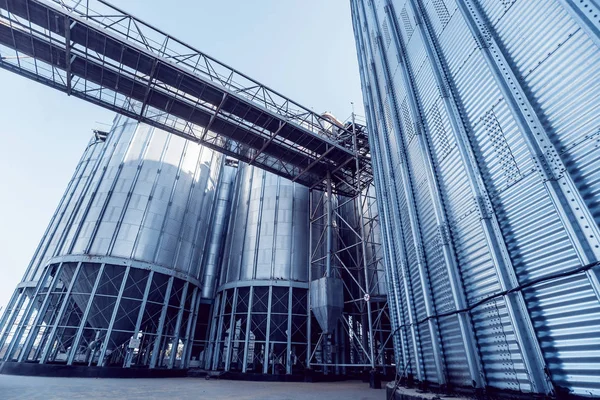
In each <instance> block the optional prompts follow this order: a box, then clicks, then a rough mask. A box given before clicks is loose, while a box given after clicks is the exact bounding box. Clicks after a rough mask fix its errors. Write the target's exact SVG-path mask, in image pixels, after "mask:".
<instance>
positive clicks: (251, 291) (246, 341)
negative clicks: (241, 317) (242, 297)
mask: <svg viewBox="0 0 600 400" xmlns="http://www.w3.org/2000/svg"><path fill="white" fill-rule="evenodd" d="M248 296H250V297H249V298H248V312H247V313H246V332H245V338H244V355H243V357H244V363H243V365H242V372H243V373H246V370H247V369H248V344H249V343H250V326H251V325H252V301H253V298H254V286H250V289H249V294H248Z"/></svg>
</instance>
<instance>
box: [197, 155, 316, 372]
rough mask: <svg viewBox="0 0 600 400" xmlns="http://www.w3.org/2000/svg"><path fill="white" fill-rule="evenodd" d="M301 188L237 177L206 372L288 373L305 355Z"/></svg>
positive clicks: (250, 175)
mask: <svg viewBox="0 0 600 400" xmlns="http://www.w3.org/2000/svg"><path fill="white" fill-rule="evenodd" d="M308 251H309V248H308V189H307V188H306V187H303V186H301V185H298V184H294V183H292V182H290V181H288V180H286V179H283V178H280V177H277V176H275V175H273V174H271V173H268V172H265V171H262V170H260V169H258V168H255V167H250V166H247V165H241V166H240V171H239V172H238V176H237V181H236V186H235V194H234V198H233V211H232V216H231V221H230V224H229V231H228V239H227V244H226V249H225V253H224V257H223V265H222V269H221V276H220V282H219V289H218V294H217V298H216V303H215V304H216V305H215V309H214V311H213V316H214V317H213V321H212V328H211V342H210V343H211V348H212V349H213V352H212V357H211V358H210V359H209V360H207V368H211V369H217V370H227V371H241V372H259V373H260V372H262V373H273V374H279V373H292V372H293V371H294V370H296V369H297V368H301V364H302V363H303V362H304V359H305V357H306V354H305V353H306V319H307V309H306V307H307V288H308Z"/></svg>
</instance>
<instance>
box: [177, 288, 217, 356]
mask: <svg viewBox="0 0 600 400" xmlns="http://www.w3.org/2000/svg"><path fill="white" fill-rule="evenodd" d="M200 300H201V289H200V288H199V287H195V288H194V294H192V302H191V303H190V307H191V310H190V315H189V317H188V322H187V326H186V328H185V337H184V339H183V356H182V358H183V359H182V360H181V361H182V368H188V366H189V363H190V358H191V357H192V348H193V347H194V336H195V335H194V334H195V332H196V323H197V320H198V313H199V311H200ZM212 312H213V311H212V310H211V312H210V314H209V317H208V318H209V319H208V321H211V320H212ZM207 328H208V327H207ZM208 349H209V346H208V341H207V343H206V346H205V347H204V354H205V356H204V357H206V355H207V354H208V352H209V351H208ZM198 361H200V360H198ZM203 361H204V360H203Z"/></svg>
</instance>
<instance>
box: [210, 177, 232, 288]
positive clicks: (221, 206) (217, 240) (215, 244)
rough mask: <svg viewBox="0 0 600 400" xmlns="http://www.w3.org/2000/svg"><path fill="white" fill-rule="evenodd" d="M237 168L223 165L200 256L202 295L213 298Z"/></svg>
mask: <svg viewBox="0 0 600 400" xmlns="http://www.w3.org/2000/svg"><path fill="white" fill-rule="evenodd" d="M236 173H237V168H236V167H233V166H225V167H224V168H223V171H222V172H221V176H220V178H219V179H220V180H219V187H218V190H217V199H216V202H217V203H216V206H215V212H214V215H213V217H212V218H213V219H212V223H211V226H210V241H209V242H208V247H207V251H206V252H204V254H203V257H202V297H203V298H208V299H212V298H214V294H215V290H216V285H217V283H218V280H219V274H220V266H221V261H222V258H223V250H224V246H225V240H226V236H227V227H228V225H229V216H230V214H231V202H232V197H233V186H234V184H235V177H236Z"/></svg>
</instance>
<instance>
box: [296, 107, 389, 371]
mask: <svg viewBox="0 0 600 400" xmlns="http://www.w3.org/2000/svg"><path fill="white" fill-rule="evenodd" d="M353 118H354V116H353ZM352 131H353V135H354V137H353V143H354V145H355V146H356V147H355V148H356V149H357V152H358V151H364V150H365V149H364V146H365V145H367V138H366V132H365V130H364V128H363V127H362V126H360V125H358V124H356V123H355V122H354V119H353V123H352ZM357 170H358V173H357V174H356V177H355V181H354V190H353V192H354V193H355V195H354V196H351V197H344V196H335V195H334V194H333V193H334V191H333V185H334V183H333V181H332V180H329V181H328V180H327V179H326V181H325V182H324V186H325V187H326V188H327V189H326V190H325V191H312V192H311V196H310V208H309V210H310V211H309V212H310V215H309V218H310V235H311V238H310V242H311V246H310V251H311V253H310V255H309V260H310V269H309V279H310V280H315V279H319V278H321V277H324V276H332V277H337V278H340V279H341V280H342V284H343V296H344V308H343V312H342V316H341V318H340V319H339V321H338V323H337V327H336V329H335V331H334V332H333V333H324V332H323V331H322V329H321V328H320V326H319V324H318V323H317V322H316V320H315V319H314V318H313V317H312V315H310V314H309V318H308V322H307V330H308V335H307V336H308V339H309V341H308V352H307V354H306V357H307V361H306V363H307V365H308V366H309V367H310V368H314V369H316V370H322V371H323V372H325V373H328V372H334V373H338V374H339V373H350V372H352V371H353V370H354V371H360V370H365V369H383V371H384V372H387V371H386V370H387V368H389V367H391V366H392V365H394V362H395V361H394V358H393V340H392V336H393V334H392V329H391V325H390V315H389V310H388V304H387V296H386V291H387V290H386V278H385V271H384V264H383V258H382V253H381V243H380V240H379V235H378V233H379V218H378V212H377V203H376V199H375V195H374V186H373V181H372V179H371V176H372V175H371V171H370V169H369V170H366V169H360V167H359V166H358V165H357ZM308 301H309V308H310V307H311V305H310V297H309V298H308Z"/></svg>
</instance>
